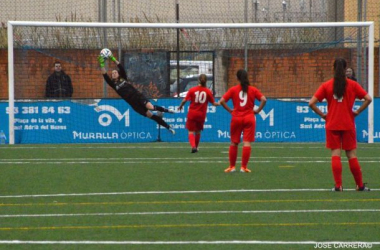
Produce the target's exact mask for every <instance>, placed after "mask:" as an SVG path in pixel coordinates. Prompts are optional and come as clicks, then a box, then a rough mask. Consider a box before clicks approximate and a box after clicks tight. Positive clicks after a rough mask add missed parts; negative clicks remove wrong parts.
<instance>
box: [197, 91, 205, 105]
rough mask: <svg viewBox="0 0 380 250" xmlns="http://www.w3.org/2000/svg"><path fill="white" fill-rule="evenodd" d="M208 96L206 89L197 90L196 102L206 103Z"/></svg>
mask: <svg viewBox="0 0 380 250" xmlns="http://www.w3.org/2000/svg"><path fill="white" fill-rule="evenodd" d="M206 97H207V96H206V92H204V91H201V92H199V91H197V92H195V102H197V103H205V101H206Z"/></svg>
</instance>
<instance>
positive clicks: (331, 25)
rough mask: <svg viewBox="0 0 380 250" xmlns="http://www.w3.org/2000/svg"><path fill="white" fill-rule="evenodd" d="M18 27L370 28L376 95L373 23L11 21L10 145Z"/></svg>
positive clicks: (12, 140)
mask: <svg viewBox="0 0 380 250" xmlns="http://www.w3.org/2000/svg"><path fill="white" fill-rule="evenodd" d="M17 26H31V27H75V28H158V29H160V28H171V29H198V28H199V29H218V28H230V29H249V28H268V29H270V28H314V27H326V28H334V27H336V28H339V27H357V28H360V27H362V28H367V29H368V57H367V62H366V63H367V65H368V75H367V77H368V79H367V82H368V93H369V94H370V95H371V96H372V97H373V96H374V40H375V37H374V22H319V23H210V24H204V23H90V22H27V21H8V27H7V29H8V74H9V82H8V85H9V103H8V107H9V108H8V112H9V144H14V143H15V128H14V124H15V112H14V107H15V93H14V92H15V86H14V84H15V82H14V79H15V75H14V72H15V71H14V40H13V38H14V34H13V28H14V27H17ZM373 136H374V103H373V102H372V103H371V104H370V106H369V108H368V143H373V141H374V138H373Z"/></svg>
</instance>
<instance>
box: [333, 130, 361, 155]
mask: <svg viewBox="0 0 380 250" xmlns="http://www.w3.org/2000/svg"><path fill="white" fill-rule="evenodd" d="M326 148H330V149H340V148H341V149H343V150H352V149H356V130H355V129H353V130H326Z"/></svg>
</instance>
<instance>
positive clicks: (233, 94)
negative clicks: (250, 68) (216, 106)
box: [223, 84, 263, 117]
mask: <svg viewBox="0 0 380 250" xmlns="http://www.w3.org/2000/svg"><path fill="white" fill-rule="evenodd" d="M262 96H263V94H261V92H260V91H259V90H258V89H257V88H255V87H253V86H249V87H248V91H247V93H244V92H243V90H242V88H241V85H240V84H239V85H236V86H234V87H232V88H230V89H229V90H228V91H227V92H226V93H225V94H224V95H223V99H224V100H225V101H226V102H228V101H229V100H230V99H232V103H233V105H234V111H233V112H232V116H235V117H241V116H246V115H249V114H254V113H253V108H254V107H255V99H257V100H259V101H260V99H261V97H262Z"/></svg>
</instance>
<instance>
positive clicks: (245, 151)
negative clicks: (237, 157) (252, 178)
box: [241, 146, 251, 168]
mask: <svg viewBox="0 0 380 250" xmlns="http://www.w3.org/2000/svg"><path fill="white" fill-rule="evenodd" d="M250 157H251V147H247V146H245V147H243V155H242V157H241V166H242V167H243V168H246V167H247V165H248V161H249V158H250Z"/></svg>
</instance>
